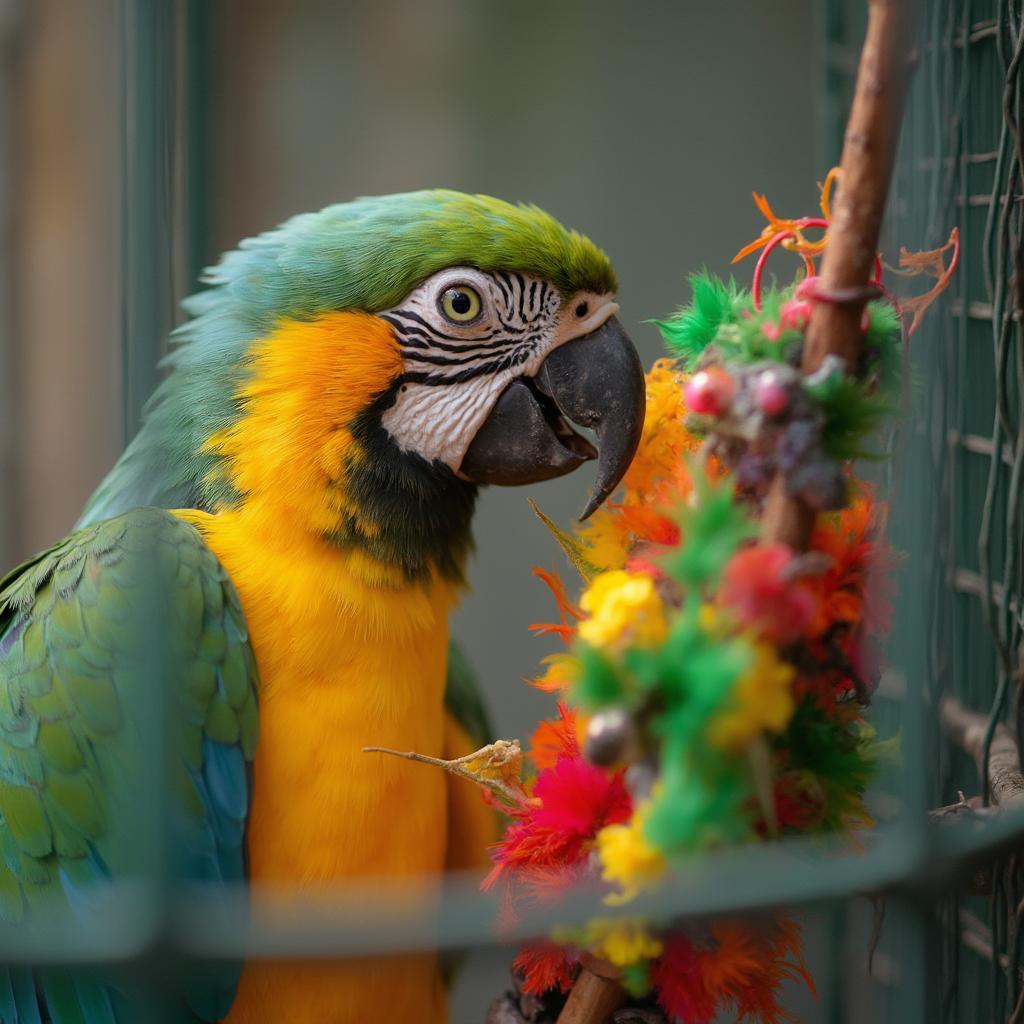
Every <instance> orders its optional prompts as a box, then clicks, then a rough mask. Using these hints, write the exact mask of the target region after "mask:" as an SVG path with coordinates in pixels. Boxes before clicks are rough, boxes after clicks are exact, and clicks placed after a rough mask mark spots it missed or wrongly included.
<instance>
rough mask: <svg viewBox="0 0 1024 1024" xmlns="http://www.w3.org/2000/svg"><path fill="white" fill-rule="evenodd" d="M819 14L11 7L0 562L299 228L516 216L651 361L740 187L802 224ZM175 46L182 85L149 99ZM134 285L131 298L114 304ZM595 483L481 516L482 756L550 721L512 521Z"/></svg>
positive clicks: (573, 483) (565, 7) (513, 499)
mask: <svg viewBox="0 0 1024 1024" xmlns="http://www.w3.org/2000/svg"><path fill="white" fill-rule="evenodd" d="M146 6H147V5H141V7H142V8H145V7H146ZM161 6H163V5H161V4H154V5H153V7H154V8H159V7H161ZM816 6H817V5H816V4H814V3H812V2H810V0H773V2H772V3H746V4H740V5H738V6H737V5H731V4H722V3H719V2H716V0H696V2H688V3H686V4H678V3H674V2H664V3H657V2H655V3H645V4H637V5H624V4H620V3H614V2H582V0H579V2H561V3H558V4H552V3H547V2H544V0H534V2H517V3H514V4H512V3H503V2H499V0H483V2H481V0H433V2H431V3H423V4H413V3H408V2H399V0H379V2H374V3H319V2H315V0H302V2H297V3H289V4H281V3H275V2H271V0H221V2H219V3H217V4H211V5H209V9H208V10H206V11H205V12H203V11H199V10H195V9H193V11H192V13H191V17H190V16H189V5H187V4H178V5H173V4H169V5H167V10H168V11H172V12H174V13H173V15H172V16H163V17H155V16H154V17H152V18H151V19H149V20H146V21H144V22H143V23H141V24H140V23H139V22H132V24H130V25H129V24H125V23H124V22H125V19H124V18H122V17H121V14H120V7H119V4H118V3H116V2H115V0H91V2H90V3H88V4H66V3H62V2H60V0H32V2H19V0H3V2H2V3H0V10H2V11H3V16H2V20H0V32H2V38H3V47H4V49H3V52H4V55H5V60H4V65H3V67H4V75H5V89H4V92H3V96H4V104H5V106H4V109H3V111H2V112H0V118H2V120H0V130H2V132H3V134H4V138H3V141H2V143H0V149H2V152H3V167H2V170H0V173H2V177H0V211H2V213H0V216H2V224H3V230H4V232H5V238H4V243H5V244H4V245H3V246H2V249H0V274H2V276H0V289H2V291H0V298H2V301H0V316H2V317H3V323H2V332H0V410H2V414H0V460H2V467H3V471H2V474H0V480H2V485H0V486H2V492H0V556H2V557H0V564H4V565H10V564H13V563H15V562H16V561H18V560H19V559H21V558H23V557H25V556H27V555H29V554H31V553H32V552H34V551H37V550H39V549H40V548H42V547H45V546H47V545H48V544H50V543H52V542H53V541H54V540H56V539H58V538H60V537H62V536H63V535H64V534H65V533H66V532H67V531H68V529H69V527H70V526H71V525H72V523H74V521H75V520H76V518H77V516H78V514H79V511H80V509H81V507H82V503H83V501H84V500H85V498H86V497H87V496H88V495H89V494H90V493H91V491H92V489H93V488H94V487H95V486H96V484H97V483H98V482H99V480H100V479H101V477H102V476H103V474H104V473H105V472H106V470H107V469H108V468H109V466H110V465H111V463H112V462H113V460H114V458H115V456H116V455H117V453H118V452H119V451H120V449H121V447H122V445H123V444H124V442H125V439H126V430H131V429H133V426H134V422H135V419H134V417H135V415H136V411H135V408H134V407H137V405H138V403H139V402H140V401H141V400H142V399H144V398H145V393H146V391H148V387H147V382H150V383H151V382H152V381H153V380H155V377H154V375H153V367H152V362H153V360H154V358H155V357H156V355H157V354H158V353H159V352H160V351H162V350H163V347H164V338H163V333H164V331H163V330H162V327H166V325H167V323H168V321H173V320H176V319H177V317H178V312H177V309H176V305H177V302H176V300H178V299H180V297H181V296H183V295H185V294H188V293H189V292H190V291H191V290H192V289H193V288H194V287H195V284H196V281H195V274H196V270H197V268H198V267H199V266H202V265H203V264H205V263H207V262H209V261H211V260H214V259H216V257H217V256H218V255H219V254H220V253H221V252H222V251H224V250H225V249H228V248H232V247H233V246H235V245H236V244H237V243H238V241H239V240H240V239H242V238H245V237H247V236H249V235H253V234H257V233H259V232H261V231H264V230H267V229H268V228H271V227H273V226H275V225H276V224H278V223H279V222H280V221H282V220H284V219H285V218H287V217H289V216H291V215H293V214H296V213H300V212H302V211H305V210H315V209H319V208H320V207H322V206H325V205H327V204H329V203H334V202H339V201H343V200H346V199H350V198H353V197H355V196H360V195H367V194H375V193H387V192H399V191H406V190H410V189H418V188H426V187H432V186H448V187H451V188H457V189H462V190H466V191H474V192H485V193H490V194H492V195H496V196H501V197H503V198H506V199H510V200H526V201H530V202H534V203H537V204H538V205H540V206H542V207H543V208H545V209H547V210H549V211H550V212H551V213H553V214H554V215H555V216H556V217H558V218H559V219H560V220H562V221H563V222H564V223H566V224H568V225H570V226H572V227H575V228H577V229H578V230H580V231H583V232H585V233H586V234H588V235H590V236H591V237H592V238H593V239H594V240H595V241H597V242H598V244H600V245H601V246H603V247H604V248H605V249H606V250H607V251H608V253H609V254H610V255H611V256H612V259H613V260H614V262H615V264H616V267H617V268H618V272H619V276H620V281H621V295H620V301H621V304H622V319H623V321H624V323H625V324H626V326H627V329H628V330H629V331H630V333H631V334H632V336H633V338H634V340H635V341H636V343H637V346H638V347H639V349H640V352H641V355H642V357H643V359H644V362H645V363H650V361H652V360H653V359H654V358H656V357H657V356H659V355H660V353H661V348H660V340H659V337H658V334H657V330H656V329H655V327H654V326H653V325H651V324H647V323H644V321H645V320H646V319H648V318H650V317H656V316H663V315H665V314H667V313H669V312H670V311H672V310H673V309H674V308H675V307H676V306H677V305H679V304H681V303H683V302H685V301H686V300H687V298H688V288H687V286H686V275H687V274H688V273H690V272H691V271H693V270H695V269H698V268H699V267H701V266H702V265H707V266H708V267H709V268H710V269H711V270H714V271H717V272H720V273H726V272H728V270H729V261H730V259H731V257H732V255H733V253H734V252H735V251H736V250H737V249H738V248H739V246H740V245H741V244H742V243H743V242H745V241H746V240H748V239H750V238H753V237H754V236H755V235H757V234H758V233H759V232H760V230H761V226H762V221H761V218H760V215H759V214H758V213H757V210H756V209H755V207H754V205H753V202H752V201H751V198H750V193H751V191H752V190H753V189H757V190H758V191H764V192H766V193H767V194H768V195H769V196H770V197H771V200H772V202H773V203H775V204H776V206H777V208H778V209H779V210H782V211H790V212H792V213H793V214H794V215H796V214H799V213H802V212H804V211H807V210H809V209H813V208H814V206H815V196H816V190H815V180H816V178H821V177H822V175H823V173H824V171H825V170H827V166H828V165H827V163H826V161H825V158H824V154H823V153H822V152H821V150H822V148H823V147H822V145H821V142H820V140H821V134H822V133H821V130H820V127H821V126H820V114H821V111H820V110H819V108H818V106H817V105H816V96H817V95H819V94H820V90H819V89H817V88H816V86H815V83H816V76H817V75H818V68H819V63H820V61H819V53H818V50H819V45H818V39H819V34H820V33H819V31H818V28H817V27H816V21H815V18H816V14H815V8H816ZM194 7H195V8H202V7H204V5H203V4H197V5H194ZM168 32H174V33H175V34H176V36H177V37H178V38H177V39H176V40H174V41H168V40H166V39H162V38H161V36H163V35H166V34H167V33H168ZM196 32H199V33H203V34H205V35H207V36H208V37H210V38H207V39H206V40H205V41H204V40H196V38H195V33H196ZM126 33H132V34H133V42H134V45H133V46H131V47H129V53H130V54H131V56H130V58H129V61H128V64H129V66H127V67H126V66H124V65H123V62H122V45H123V41H124V38H125V34H126ZM190 42H191V44H192V47H191V55H190V59H191V60H192V61H193V62H198V63H199V64H200V66H198V67H197V66H195V65H194V64H193V65H188V63H187V59H186V63H185V65H183V66H182V67H180V68H178V69H177V70H178V75H177V78H178V84H177V88H176V91H175V93H174V94H173V95H161V94H159V93H157V92H154V89H155V85H154V79H155V77H156V76H157V75H159V74H160V73H161V71H160V65H161V62H167V61H169V60H174V59H175V58H174V54H175V51H176V50H177V51H179V53H180V52H181V51H185V50H189V49H190V47H189V43H190ZM780 53H784V54H785V55H786V59H785V60H782V61H779V60H776V59H775V58H774V57H773V55H777V54H780ZM177 59H178V60H181V59H182V58H181V57H178V58H177ZM170 70H173V69H170ZM125 76H127V77H128V78H129V79H130V81H131V82H132V83H133V84H134V86H135V88H133V89H131V90H130V92H129V95H128V96H127V97H124V96H123V81H124V79H125ZM755 80H756V82H757V83H758V84H757V87H756V88H754V89H752V88H751V85H752V81H755ZM126 106H127V107H128V108H129V109H127V110H126V109H125V108H126ZM133 107H134V108H135V109H134V110H133V109H132V108H133ZM143 110H145V111H146V115H145V117H140V118H138V119H135V118H132V117H130V116H129V117H128V120H127V123H126V116H127V115H131V114H132V113H136V112H137V113H139V114H142V113H143ZM161 124H162V125H163V126H164V128H165V129H167V128H171V129H172V130H171V131H169V133H168V136H169V138H170V140H171V141H173V140H174V139H175V136H176V135H177V142H178V145H177V146H176V147H175V152H174V153H171V152H170V151H169V150H168V149H167V148H166V147H167V140H160V139H158V138H157V137H156V136H157V135H158V133H159V131H160V128H161ZM129 133H131V137H128V134H129ZM183 135H184V137H182V136H183ZM140 136H144V137H140ZM516 140H518V142H517V141H516ZM161 146H162V147H163V148H162V149H161V148H160V147H161ZM147 157H148V158H149V159H150V160H151V161H152V163H151V164H148V165H147V166H146V168H145V169H143V168H141V167H139V166H138V162H139V161H140V160H144V159H146V158H147ZM133 172H141V173H142V174H143V175H144V176H145V177H146V178H148V179H150V180H148V181H147V180H144V181H139V180H138V174H136V173H133ZM161 181H163V185H161ZM161 188H164V189H165V191H166V193H167V194H165V195H164V196H163V197H161ZM128 248H130V250H131V251H130V252H126V249H128ZM155 249H159V250H160V251H159V252H155V251H154V250H155ZM133 257H137V258H133ZM741 272H744V273H749V268H746V267H743V268H741ZM148 277H157V278H158V280H156V281H152V280H146V278H148ZM161 278H162V279H163V280H159V279H161ZM138 284H141V285H142V286H143V288H144V289H146V288H148V289H152V291H151V292H148V293H147V297H146V298H145V299H144V300H143V301H141V302H140V301H139V300H138V299H136V300H135V301H136V306H135V308H134V309H133V308H131V307H132V303H131V301H128V300H129V296H127V295H126V294H125V290H126V287H128V288H130V289H131V290H132V292H133V297H134V293H135V292H136V290H137V289H136V287H135V286H136V285H138ZM168 297H173V300H174V301H173V303H172V302H170V301H169V298H168ZM123 300H124V301H123ZM143 306H145V307H146V308H142V307H143ZM152 307H156V308H152ZM126 331H127V332H129V333H130V334H132V335H134V336H135V340H136V341H137V342H138V345H137V346H136V348H135V350H133V352H132V353H129V354H128V355H129V357H128V359H127V361H126V359H125V353H124V352H123V344H124V335H125V332H126ZM126 362H127V364H128V365H127V366H126ZM140 364H143V365H140ZM123 392H124V393H126V394H127V395H128V398H129V403H130V405H131V406H133V408H129V409H127V410H124V409H123V408H122V393H123ZM589 472H590V470H589V469H585V470H583V471H581V472H580V473H578V474H576V475H574V476H572V477H570V478H567V479H563V480H559V481H554V482H552V483H549V484H545V485H540V486H535V487H531V488H527V489H522V490H498V489H491V490H489V491H486V492H485V493H484V495H483V499H482V501H481V505H480V511H479V513H478V516H477V526H476V538H477V555H476V558H475V559H474V560H473V563H472V566H471V569H470V577H471V583H472V592H471V593H470V594H469V595H468V596H467V598H466V600H465V602H464V604H463V607H462V610H461V611H460V612H459V614H458V616H457V619H456V623H455V629H456V633H457V634H458V636H459V637H460V638H461V640H462V641H463V643H464V645H465V647H466V649H467V651H468V653H469V655H470V657H471V658H472V659H473V660H474V662H475V663H476V664H477V665H486V666H487V672H486V673H485V680H484V681H485V684H486V686H487V690H488V693H489V695H490V698H491V702H492V707H493V709H494V713H495V718H496V723H497V726H498V729H499V732H500V733H501V735H503V736H521V737H524V738H525V736H526V735H528V734H529V732H530V731H532V728H533V726H534V725H535V724H536V722H537V720H538V718H539V717H541V716H542V715H543V714H546V713H547V711H548V709H549V706H550V700H549V699H548V698H546V697H544V696H542V695H540V694H537V693H536V692H535V691H533V690H532V689H530V688H529V687H527V686H525V685H523V683H522V679H523V677H525V676H529V675H531V674H532V673H534V672H535V670H536V668H537V664H538V660H539V659H540V658H541V657H542V656H543V655H544V654H546V653H549V652H550V651H551V650H553V649H554V648H553V646H552V641H551V640H550V639H547V640H542V639H531V638H530V636H529V634H528V632H527V625H528V624H529V623H531V622H536V621H538V620H541V621H544V620H546V619H548V618H550V617H551V615H552V614H553V605H552V603H551V601H550V599H549V597H548V594H547V591H546V589H545V588H544V586H543V585H542V584H541V583H540V582H539V581H537V580H535V579H534V578H533V577H532V575H531V573H530V567H531V566H535V565H540V566H548V567H553V566H556V565H558V566H560V565H561V564H562V556H561V554H560V552H559V551H558V550H557V548H556V547H555V545H554V544H553V542H552V541H551V540H550V538H549V536H548V534H547V532H546V530H545V529H544V527H543V526H541V524H540V523H539V522H538V521H537V520H535V519H534V517H533V515H532V514H531V512H530V510H529V507H528V505H527V501H526V499H527V496H528V495H529V496H532V497H534V498H535V499H536V500H537V501H538V502H539V503H540V505H541V507H542V508H543V509H545V510H546V511H547V513H548V514H549V515H551V516H553V517H554V518H555V519H556V520H557V521H559V522H562V523H565V522H568V521H569V519H570V518H571V517H572V516H573V514H574V513H578V512H579V510H580V509H581V508H582V505H583V501H584V498H585V495H586V492H587V488H588V486H589V483H590V479H589V477H588V475H587V474H588V473H589Z"/></svg>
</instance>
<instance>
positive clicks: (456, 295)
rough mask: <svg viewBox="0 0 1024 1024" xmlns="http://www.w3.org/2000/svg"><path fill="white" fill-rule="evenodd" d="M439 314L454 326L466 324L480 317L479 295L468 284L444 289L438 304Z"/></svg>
mask: <svg viewBox="0 0 1024 1024" xmlns="http://www.w3.org/2000/svg"><path fill="white" fill-rule="evenodd" d="M438 305H439V306H440V308H441V312H442V313H443V314H444V315H445V316H446V317H447V318H448V319H449V320H451V322H452V323H454V324H468V323H470V322H472V321H473V320H475V319H476V318H477V317H478V316H479V315H480V308H481V306H482V305H483V304H482V303H481V301H480V293H479V292H478V291H477V290H476V289H475V288H470V286H469V285H468V284H457V285H453V286H452V287H451V288H446V289H445V292H444V294H443V295H442V296H441V300H440V302H439V303H438Z"/></svg>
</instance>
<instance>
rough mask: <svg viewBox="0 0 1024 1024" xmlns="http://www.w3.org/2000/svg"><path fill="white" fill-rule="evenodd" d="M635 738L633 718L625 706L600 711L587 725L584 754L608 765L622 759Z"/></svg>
mask: <svg viewBox="0 0 1024 1024" xmlns="http://www.w3.org/2000/svg"><path fill="white" fill-rule="evenodd" d="M632 739H633V720H632V718H630V716H629V712H628V711H626V710H625V708H607V709H605V710H604V711H599V712H598V713H597V714H596V715H594V717H593V718H592V719H591V720H590V724H589V725H588V726H587V739H586V742H585V743H584V745H583V754H584V756H585V757H586V758H587V760H588V761H591V762H593V763H594V764H600V765H608V764H614V763H615V762H616V761H620V760H622V758H623V757H624V755H625V754H626V752H627V748H628V747H629V745H630V743H631V742H632Z"/></svg>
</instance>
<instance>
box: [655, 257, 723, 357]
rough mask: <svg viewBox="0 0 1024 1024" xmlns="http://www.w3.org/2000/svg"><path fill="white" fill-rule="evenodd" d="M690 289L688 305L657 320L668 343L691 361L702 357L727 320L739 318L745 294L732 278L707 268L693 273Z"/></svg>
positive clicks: (678, 355)
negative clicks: (716, 273) (740, 302)
mask: <svg viewBox="0 0 1024 1024" xmlns="http://www.w3.org/2000/svg"><path fill="white" fill-rule="evenodd" d="M690 289H691V291H692V293H693V297H692V299H691V300H690V304H689V305H688V306H684V307H683V308H682V309H680V310H679V311H678V312H677V313H676V314H675V315H674V316H672V317H670V318H669V319H668V320H655V321H654V323H655V324H657V326H658V329H659V330H660V331H661V336H662V338H664V339H665V344H666V345H667V346H668V347H669V349H670V350H671V351H672V353H673V354H674V355H675V356H676V357H677V358H679V359H682V360H684V361H685V362H686V363H687V364H691V363H693V362H695V361H696V360H697V359H698V358H699V357H700V355H701V353H702V352H703V351H704V349H706V348H707V347H708V345H710V344H711V342H712V341H714V340H715V335H717V334H718V330H719V328H720V327H721V326H722V325H723V324H729V323H734V322H735V320H736V308H737V301H738V300H739V299H740V297H741V292H740V291H739V289H738V288H737V285H736V282H735V281H734V280H733V279H732V278H730V279H729V281H728V283H726V282H725V281H722V280H721V279H720V278H717V277H715V276H714V275H713V274H710V273H708V272H707V271H706V270H705V271H702V272H701V273H699V274H691V275H690Z"/></svg>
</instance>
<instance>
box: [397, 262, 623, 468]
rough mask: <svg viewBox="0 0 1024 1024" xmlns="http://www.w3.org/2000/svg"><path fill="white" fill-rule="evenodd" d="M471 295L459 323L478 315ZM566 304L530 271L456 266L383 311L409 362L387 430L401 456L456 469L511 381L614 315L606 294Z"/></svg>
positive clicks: (584, 295) (585, 295) (529, 374)
mask: <svg viewBox="0 0 1024 1024" xmlns="http://www.w3.org/2000/svg"><path fill="white" fill-rule="evenodd" d="M474 296H475V297H476V298H477V299H479V311H478V312H475V315H473V317H472V319H471V320H470V321H469V322H459V320H458V317H459V316H460V314H462V315H468V314H470V313H474V311H475V308H476V307H475V301H474ZM446 297H447V298H446ZM453 297H454V304H453ZM572 299H573V301H572V302H570V303H567V304H565V306H564V308H563V302H562V295H561V294H560V293H559V292H558V290H557V289H556V288H555V287H554V286H553V285H551V284H549V283H548V282H547V281H543V280H541V279H540V278H536V277H530V276H528V275H526V274H519V273H505V272H503V271H496V272H494V273H484V272H483V271H480V270H476V269H475V268H473V267H452V268H449V269H448V270H443V271H441V272H440V273H438V274H435V275H434V276H433V277H430V278H428V279H427V280H426V281H424V282H423V284H421V285H420V286H419V287H418V288H416V289H415V290H414V291H413V292H411V293H410V294H409V295H408V296H407V298H406V299H405V300H404V301H403V302H402V303H401V304H400V305H398V306H395V307H394V308H393V309H389V310H386V311H384V312H383V313H381V314H379V315H380V316H381V318H382V319H384V320H386V321H387V322H388V323H389V324H391V326H392V328H393V329H394V331H395V337H396V339H397V340H398V344H399V346H400V348H401V351H402V358H403V360H404V361H405V371H404V373H403V375H402V380H401V384H400V386H399V390H398V395H397V397H396V400H395V403H394V405H392V406H391V408H389V409H387V410H386V411H385V412H384V415H383V417H382V423H383V426H384V429H385V430H386V431H387V432H388V433H389V434H390V435H391V437H392V438H394V440H395V442H396V443H397V444H398V446H399V448H401V449H402V450H403V451H413V452H417V453H418V454H419V455H422V456H423V458H425V459H427V460H428V461H434V460H439V461H441V462H444V463H446V464H447V465H448V466H450V467H451V469H453V470H455V471H456V472H457V471H458V469H459V466H460V465H461V464H462V458H463V456H464V455H465V454H466V449H467V448H469V446H470V444H471V443H472V441H473V438H474V437H475V436H476V434H477V431H478V430H479V429H480V427H481V426H482V425H483V422H484V420H486V419H487V417H488V415H489V414H490V412H491V409H492V408H493V407H494V403H495V402H496V401H497V400H498V397H499V396H500V395H501V393H502V391H504V390H505V388H506V387H507V386H508V385H509V384H510V383H511V382H512V381H513V380H515V379H516V378H517V377H532V376H534V375H535V374H536V373H537V371H538V370H539V369H540V365H541V363H543V362H544V360H545V359H546V358H547V356H548V355H549V354H550V353H551V352H552V351H553V350H554V349H555V348H557V347H558V346H559V345H562V344H565V342H567V341H571V340H572V339H573V338H578V337H581V336H582V335H584V334H589V333H590V332H591V331H594V330H596V329H597V328H598V327H600V326H601V324H603V323H604V322H605V321H606V320H607V319H608V318H609V317H611V316H613V315H614V314H615V312H616V311H617V309H618V306H617V305H616V304H615V303H614V302H612V301H611V296H609V295H594V294H591V293H586V292H580V293H577V294H576V295H574V296H573V297H572Z"/></svg>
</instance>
